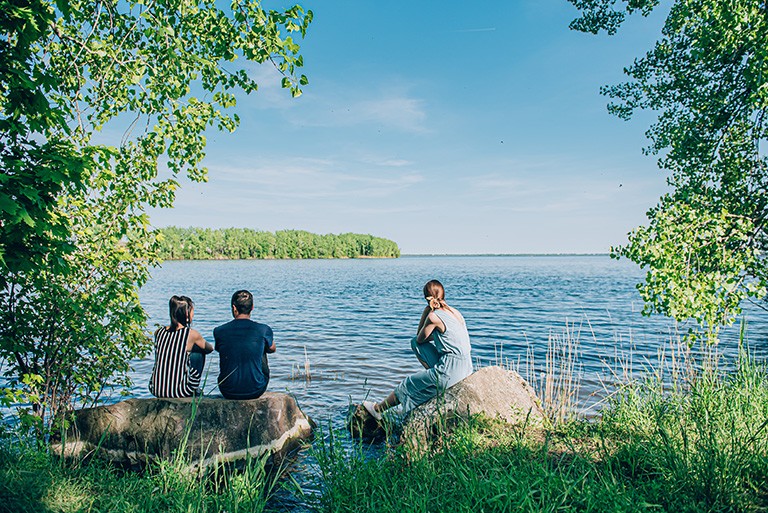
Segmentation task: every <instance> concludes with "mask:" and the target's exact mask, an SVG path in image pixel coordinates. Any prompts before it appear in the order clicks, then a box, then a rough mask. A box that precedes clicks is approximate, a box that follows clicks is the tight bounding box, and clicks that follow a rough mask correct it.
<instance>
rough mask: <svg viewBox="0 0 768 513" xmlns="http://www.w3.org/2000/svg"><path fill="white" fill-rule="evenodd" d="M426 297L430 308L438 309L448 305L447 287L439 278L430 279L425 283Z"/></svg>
mask: <svg viewBox="0 0 768 513" xmlns="http://www.w3.org/2000/svg"><path fill="white" fill-rule="evenodd" d="M424 299H426V300H427V301H428V302H429V308H431V309H432V310H437V309H439V308H445V307H446V306H448V305H447V304H446V303H445V289H444V288H443V284H442V283H440V282H439V281H437V280H430V281H428V282H427V284H426V285H424Z"/></svg>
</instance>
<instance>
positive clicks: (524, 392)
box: [348, 366, 545, 446]
mask: <svg viewBox="0 0 768 513" xmlns="http://www.w3.org/2000/svg"><path fill="white" fill-rule="evenodd" d="M474 414H483V415H485V416H487V417H489V418H494V419H496V418H497V419H501V420H504V421H506V422H508V423H510V424H515V425H519V426H523V427H531V428H537V427H540V426H541V425H542V422H543V421H544V418H545V417H544V412H543V411H542V409H541V402H540V401H539V399H538V398H537V397H536V393H535V392H534V390H533V388H531V386H530V385H528V383H527V382H526V381H525V380H524V379H523V378H522V377H521V376H520V374H518V373H517V372H515V371H512V370H506V369H503V368H502V367H498V366H491V367H484V368H482V369H480V370H478V371H477V372H474V373H472V374H471V375H470V376H468V377H467V378H465V379H463V380H462V381H460V382H458V383H456V384H455V385H453V386H452V387H450V388H448V389H447V390H446V391H445V393H444V394H442V395H440V396H438V397H435V398H433V399H431V400H429V401H427V402H426V403H424V404H422V405H419V406H417V407H416V408H414V409H413V410H412V411H411V412H410V413H408V414H407V415H406V417H405V419H404V421H403V425H402V429H401V435H400V439H401V441H402V442H404V443H408V444H412V445H414V446H426V444H428V443H429V441H430V440H431V439H432V438H433V437H434V435H435V434H437V433H438V432H440V429H441V428H450V427H451V426H453V425H455V424H456V422H457V421H458V420H459V419H462V418H467V417H468V416H470V415H474ZM348 424H349V427H350V430H351V431H352V434H353V435H357V436H366V437H376V436H377V435H378V434H379V433H380V432H381V429H382V428H381V426H380V424H379V423H377V422H376V420H375V419H374V418H373V417H371V415H370V414H369V413H368V412H367V411H366V410H365V408H363V407H362V406H358V407H357V408H355V409H354V410H353V411H351V412H350V416H349V418H348Z"/></svg>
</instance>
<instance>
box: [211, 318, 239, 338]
mask: <svg viewBox="0 0 768 513" xmlns="http://www.w3.org/2000/svg"><path fill="white" fill-rule="evenodd" d="M233 323H234V321H229V322H225V323H224V324H220V325H218V326H216V327H215V328H213V334H214V335H215V334H216V332H221V331H226V330H228V329H231V328H232V324H233Z"/></svg>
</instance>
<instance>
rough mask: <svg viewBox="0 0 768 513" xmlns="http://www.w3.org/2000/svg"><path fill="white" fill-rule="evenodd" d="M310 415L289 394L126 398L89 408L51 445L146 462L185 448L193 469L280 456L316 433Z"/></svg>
mask: <svg viewBox="0 0 768 513" xmlns="http://www.w3.org/2000/svg"><path fill="white" fill-rule="evenodd" d="M312 427H313V424H312V421H311V420H310V419H309V418H308V417H307V416H306V415H304V413H303V412H302V411H301V410H300V409H299V407H298V405H297V404H296V401H295V400H294V399H293V398H292V397H290V396H289V395H286V394H281V393H274V392H267V393H266V394H264V395H263V396H261V397H260V398H258V399H251V400H247V401H231V400H226V399H223V398H189V399H129V400H127V401H123V402H120V403H117V404H111V405H107V406H99V407H96V408H86V409H82V410H78V411H76V412H75V414H74V422H72V424H71V426H70V428H69V429H68V430H67V432H66V435H65V436H64V437H63V439H62V440H61V441H60V442H59V443H56V444H54V445H53V449H54V450H55V451H56V452H58V453H59V454H61V455H63V456H88V455H96V456H99V457H103V458H106V459H108V460H110V461H112V462H114V463H117V464H119V465H121V466H128V467H136V466H142V465H144V464H146V463H147V462H150V461H157V460H162V459H168V458H171V457H173V455H174V454H175V453H177V452H178V451H182V452H183V456H184V458H185V459H184V460H183V461H185V462H187V464H188V466H189V467H190V468H205V467H207V466H208V465H210V464H212V463H219V462H222V463H223V462H237V461H240V460H243V459H245V458H246V457H247V456H248V455H250V456H255V457H259V456H262V455H264V454H266V453H268V454H270V455H271V457H278V458H279V457H282V456H284V455H285V454H286V453H287V452H288V451H290V450H291V449H293V448H294V447H296V446H297V445H298V444H299V442H300V441H301V440H304V439H307V438H310V437H311V436H312Z"/></svg>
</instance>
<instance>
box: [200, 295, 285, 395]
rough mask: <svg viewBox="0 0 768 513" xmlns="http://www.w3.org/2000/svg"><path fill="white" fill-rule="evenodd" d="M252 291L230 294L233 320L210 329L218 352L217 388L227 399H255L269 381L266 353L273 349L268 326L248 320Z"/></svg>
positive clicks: (264, 389) (273, 345) (251, 307)
mask: <svg viewBox="0 0 768 513" xmlns="http://www.w3.org/2000/svg"><path fill="white" fill-rule="evenodd" d="M252 311H253V294H251V293H250V292H248V291H247V290H238V291H237V292H235V293H234V294H233V295H232V317H234V319H233V320H231V321H229V322H228V323H226V324H223V325H221V326H219V327H217V328H216V329H214V330H213V338H214V340H215V342H216V351H218V353H219V362H220V371H219V390H220V391H221V395H223V396H224V397H225V398H227V399H256V398H257V397H260V396H261V395H262V394H263V393H264V392H265V391H266V390H267V385H268V384H269V364H268V362H267V353H274V352H275V350H276V347H275V341H274V337H273V334H272V328H270V327H269V326H267V325H266V324H262V323H259V322H255V321H252V320H251V312H252Z"/></svg>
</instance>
